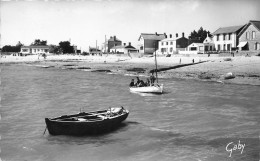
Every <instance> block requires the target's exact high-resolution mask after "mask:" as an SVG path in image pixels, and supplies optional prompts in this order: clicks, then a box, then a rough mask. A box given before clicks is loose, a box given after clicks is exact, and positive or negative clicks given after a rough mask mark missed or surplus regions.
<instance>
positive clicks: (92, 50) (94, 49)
mask: <svg viewBox="0 0 260 161" xmlns="http://www.w3.org/2000/svg"><path fill="white" fill-rule="evenodd" d="M89 51H90V52H95V51H101V50H99V49H97V48H94V47H89Z"/></svg>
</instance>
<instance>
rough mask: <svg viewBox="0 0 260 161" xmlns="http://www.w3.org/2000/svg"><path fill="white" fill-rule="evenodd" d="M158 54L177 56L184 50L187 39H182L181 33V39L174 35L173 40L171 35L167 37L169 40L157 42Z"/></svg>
mask: <svg viewBox="0 0 260 161" xmlns="http://www.w3.org/2000/svg"><path fill="white" fill-rule="evenodd" d="M158 46H159V48H158V50H157V53H158V54H162V55H169V54H178V53H179V51H181V50H185V48H186V47H187V46H188V39H187V38H185V37H184V33H182V37H180V38H179V37H178V34H176V37H175V38H173V37H172V35H171V34H170V35H169V38H167V36H166V39H163V40H161V41H159V42H158Z"/></svg>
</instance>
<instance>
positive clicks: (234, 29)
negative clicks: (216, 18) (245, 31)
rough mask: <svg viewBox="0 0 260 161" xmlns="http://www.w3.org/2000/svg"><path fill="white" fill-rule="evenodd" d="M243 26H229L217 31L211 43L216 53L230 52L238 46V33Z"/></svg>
mask: <svg viewBox="0 0 260 161" xmlns="http://www.w3.org/2000/svg"><path fill="white" fill-rule="evenodd" d="M243 27H244V25H243V26H231V27H223V28H219V29H217V30H216V31H215V32H214V33H213V35H214V37H213V41H214V43H215V48H216V50H217V51H230V50H231V49H232V48H236V47H237V45H238V36H237V35H238V33H239V32H240V31H241V30H242V28H243Z"/></svg>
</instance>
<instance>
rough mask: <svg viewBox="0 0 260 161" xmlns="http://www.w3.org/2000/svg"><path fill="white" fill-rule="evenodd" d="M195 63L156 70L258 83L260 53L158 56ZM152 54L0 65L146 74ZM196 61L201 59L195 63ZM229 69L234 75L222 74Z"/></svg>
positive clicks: (163, 63) (162, 60)
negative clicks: (28, 65)
mask: <svg viewBox="0 0 260 161" xmlns="http://www.w3.org/2000/svg"><path fill="white" fill-rule="evenodd" d="M193 60H194V65H190V66H185V67H181V68H176V69H170V70H166V71H162V72H159V73H158V77H159V78H180V79H196V80H202V81H215V82H220V83H235V84H249V85H260V57H259V56H250V57H245V56H237V57H218V56H210V57H207V56H206V55H205V56H204V55H194V56H183V55H182V56H181V55H175V56H172V57H162V56H161V57H160V56H158V57H157V63H158V69H161V68H168V67H173V66H176V65H180V64H190V63H192V62H193ZM154 62H155V61H154V57H141V58H130V57H128V56H124V55H121V56H118V55H103V56H81V55H49V56H47V58H46V59H44V58H43V57H38V56H37V55H32V56H24V57H20V56H2V57H1V61H0V63H1V64H2V65H4V64H9V63H19V64H20V63H23V64H24V63H25V64H30V65H35V66H39V67H43V68H49V67H54V68H63V69H77V70H90V71H96V72H113V73H118V74H126V75H127V74H128V75H139V76H141V77H142V76H143V77H146V76H149V75H150V73H149V72H150V70H152V69H154V68H155V63H154ZM198 62H203V63H199V64H196V63H198ZM229 72H232V74H233V75H234V76H235V78H233V79H225V78H224V76H225V75H226V74H227V73H229Z"/></svg>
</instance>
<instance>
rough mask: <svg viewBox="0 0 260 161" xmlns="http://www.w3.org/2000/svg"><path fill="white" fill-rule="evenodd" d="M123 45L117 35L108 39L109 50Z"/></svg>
mask: <svg viewBox="0 0 260 161" xmlns="http://www.w3.org/2000/svg"><path fill="white" fill-rule="evenodd" d="M120 45H122V41H121V40H119V39H118V38H117V37H116V36H114V37H112V36H111V37H110V39H109V40H108V41H107V52H111V51H110V49H111V48H113V47H114V46H120Z"/></svg>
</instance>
